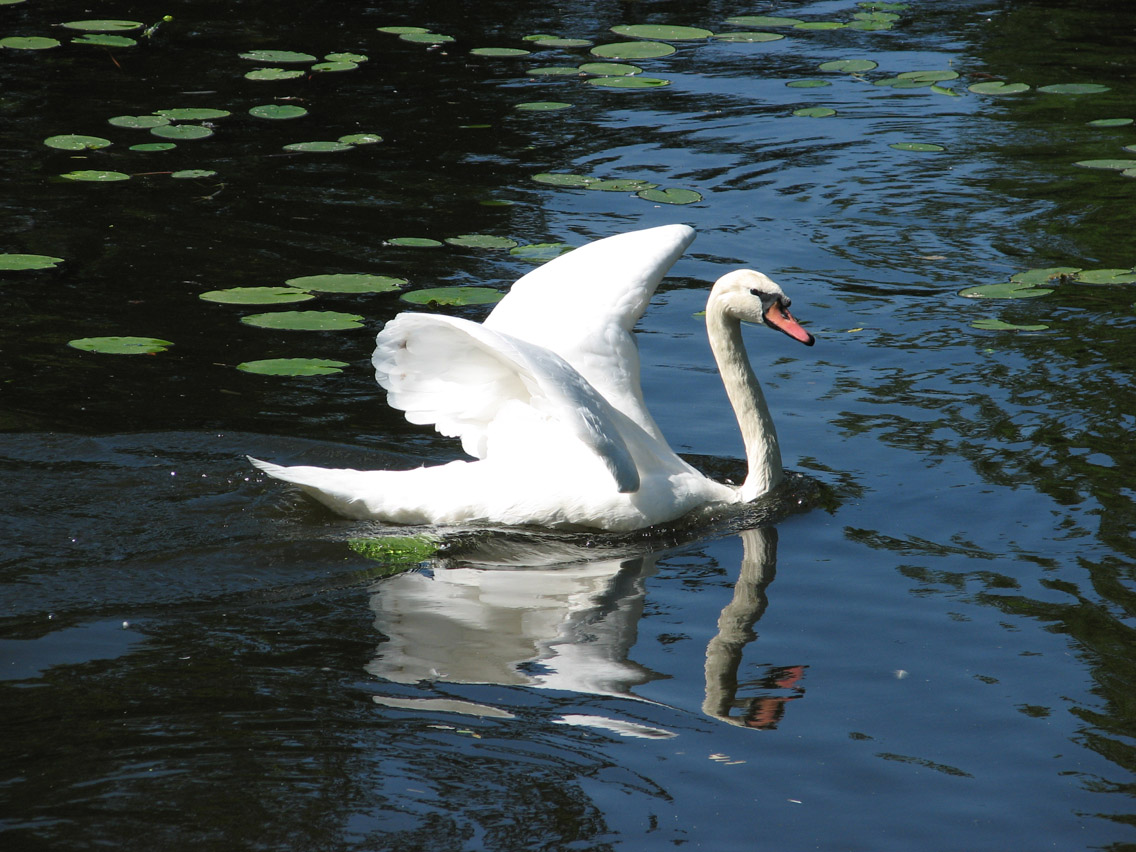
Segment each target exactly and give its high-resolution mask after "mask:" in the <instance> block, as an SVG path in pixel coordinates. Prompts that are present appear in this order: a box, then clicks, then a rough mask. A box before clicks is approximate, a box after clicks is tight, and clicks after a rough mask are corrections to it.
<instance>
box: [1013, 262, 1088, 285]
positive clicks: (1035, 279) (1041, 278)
mask: <svg viewBox="0 0 1136 852" xmlns="http://www.w3.org/2000/svg"><path fill="white" fill-rule="evenodd" d="M1080 271H1081V269H1080V267H1077V266H1049V267H1046V268H1044V269H1027V270H1025V271H1024V272H1016V273H1014V274H1013V275H1011V276H1010V281H1011V282H1012V283H1014V284H1017V285H1018V286H1019V287H1036V286H1038V285H1039V284H1053V283H1055V282H1059V281H1061V280H1062V279H1064V278H1069V277H1071V276H1073V275H1076V274H1077V273H1078V272H1080Z"/></svg>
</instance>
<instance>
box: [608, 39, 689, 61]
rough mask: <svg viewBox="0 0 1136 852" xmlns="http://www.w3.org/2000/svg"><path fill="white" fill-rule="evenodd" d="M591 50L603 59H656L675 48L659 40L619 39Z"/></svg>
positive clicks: (669, 53)
mask: <svg viewBox="0 0 1136 852" xmlns="http://www.w3.org/2000/svg"><path fill="white" fill-rule="evenodd" d="M590 52H591V54H592V56H598V57H600V58H601V59H654V58H656V57H659V56H670V55H671V54H672V53H674V52H675V48H674V46H673V45H669V44H663V43H662V42H658V41H617V42H615V43H614V44H600V45H597V46H596V47H593V48H592V49H591V51H590Z"/></svg>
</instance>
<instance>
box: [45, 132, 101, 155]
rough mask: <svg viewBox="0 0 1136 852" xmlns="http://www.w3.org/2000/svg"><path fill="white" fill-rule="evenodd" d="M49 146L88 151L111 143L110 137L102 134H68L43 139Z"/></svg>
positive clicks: (65, 149) (62, 149)
mask: <svg viewBox="0 0 1136 852" xmlns="http://www.w3.org/2000/svg"><path fill="white" fill-rule="evenodd" d="M43 144H44V145H46V146H47V147H48V148H58V149H59V150H60V151H87V150H91V151H94V150H97V149H99V148H106V147H107V146H108V145H110V144H111V141H110V140H109V139H103V137H101V136H79V135H75V134H67V135H63V136H48V137H47V138H46V139H44V140H43Z"/></svg>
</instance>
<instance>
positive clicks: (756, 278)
mask: <svg viewBox="0 0 1136 852" xmlns="http://www.w3.org/2000/svg"><path fill="white" fill-rule="evenodd" d="M791 302H792V300H791V299H790V298H789V297H788V296H786V295H785V291H784V290H782V289H781V287H780V286H778V285H777V284H776V283H775V282H773V281H771V280H770V279H769V278H768V277H766V276H765V275H762V274H761V273H760V272H755V271H754V270H752V269H739V270H737V271H736V272H730V273H728V274H726V275H723V276H722V277H721V278H719V279H718V280H717V281H716V282H715V283H714V287H713V288H712V289H711V291H710V302H709V304H708V305H707V311H713V310H714V309H715V308H716V309H717V310H719V311H722V312H723V313H725V314H726V315H728V316H732V317H734V318H736V319H739V320H741V321H742V322H752V323H764V324H765V325H767V326H769V327H770V328H775V329H777V330H778V331H783V332H785V334H787V335H789V336H790V337H791V338H793V339H794V340H797V341H800V342H801V343H803V344H805V345H806V346H812V345H813V343H815V342H816V340H815V338H814V337H813V336H812V335H811V334H809V333H808V332H807V331H805V329H803V328H802V327H801V324H800V323H798V322H797V321H796V320H795V319H793V315H792V314H791V313H789V305H790V304H791Z"/></svg>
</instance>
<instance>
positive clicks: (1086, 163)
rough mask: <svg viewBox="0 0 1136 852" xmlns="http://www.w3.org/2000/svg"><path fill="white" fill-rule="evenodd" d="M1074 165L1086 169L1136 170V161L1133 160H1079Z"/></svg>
mask: <svg viewBox="0 0 1136 852" xmlns="http://www.w3.org/2000/svg"><path fill="white" fill-rule="evenodd" d="M1073 165H1075V166H1081V167H1082V168H1086V169H1114V170H1116V171H1122V170H1124V169H1132V168H1136V160H1133V159H1120V158H1114V159H1105V160H1078V161H1077V162H1075V163H1074V164H1073Z"/></svg>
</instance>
